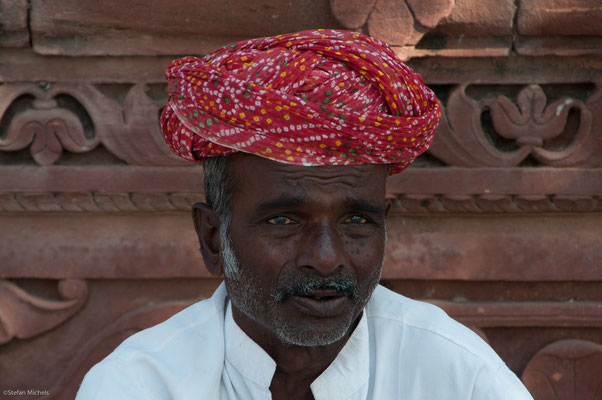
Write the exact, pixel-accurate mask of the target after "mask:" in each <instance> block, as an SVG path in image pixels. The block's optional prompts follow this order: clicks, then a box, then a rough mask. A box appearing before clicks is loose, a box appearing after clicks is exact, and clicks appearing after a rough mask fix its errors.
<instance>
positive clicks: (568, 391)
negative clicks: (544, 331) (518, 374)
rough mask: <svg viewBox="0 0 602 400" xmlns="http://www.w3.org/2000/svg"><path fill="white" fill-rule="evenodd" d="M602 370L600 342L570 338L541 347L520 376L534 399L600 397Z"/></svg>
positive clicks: (555, 399) (589, 398)
mask: <svg viewBox="0 0 602 400" xmlns="http://www.w3.org/2000/svg"><path fill="white" fill-rule="evenodd" d="M601 373H602V345H600V344H597V343H592V342H588V341H585V340H575V339H569V340H561V341H558V342H554V343H552V344H550V345H548V346H546V347H544V348H543V349H542V350H540V351H539V352H538V353H537V354H536V355H535V356H534V357H533V358H532V359H531V361H529V364H527V367H526V368H525V371H524V372H523V376H522V379H523V382H524V383H525V385H526V386H527V388H528V389H529V391H530V392H531V394H532V395H533V397H534V398H535V399H537V400H599V399H602V381H600V377H601V376H602V375H601Z"/></svg>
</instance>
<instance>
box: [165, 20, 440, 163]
mask: <svg viewBox="0 0 602 400" xmlns="http://www.w3.org/2000/svg"><path fill="white" fill-rule="evenodd" d="M165 75H166V78H167V80H168V82H169V83H168V93H169V102H168V103H167V106H166V107H165V109H164V110H163V114H162V116H161V126H162V130H163V135H164V136H165V140H166V141H167V143H168V144H169V147H170V148H171V150H172V151H173V152H174V153H176V154H177V155H179V156H181V157H182V158H184V159H186V160H190V161H202V160H204V159H206V158H208V157H213V156H223V155H228V154H232V153H234V152H237V151H242V152H245V153H250V154H255V155H258V156H261V157H265V158H269V159H271V160H275V161H279V162H284V163H288V164H295V165H305V166H313V165H358V164H391V167H392V168H391V174H395V173H398V172H400V171H401V170H403V169H404V168H406V167H407V166H408V165H409V164H410V163H411V162H412V161H413V160H414V158H416V157H417V156H418V155H419V154H421V153H422V152H424V151H426V149H427V148H428V146H429V145H430V143H431V141H432V139H433V134H434V132H435V130H436V128H437V124H438V121H439V117H440V116H441V110H440V105H439V102H438V101H437V98H436V97H435V95H434V93H433V92H432V91H431V90H430V89H429V88H428V87H426V86H425V85H424V83H423V81H422V77H421V76H420V75H418V74H415V73H414V72H413V71H412V70H411V69H410V68H409V67H408V66H406V65H405V64H404V63H402V62H401V61H400V60H399V59H398V58H397V57H396V56H395V53H393V51H392V50H391V49H390V48H389V46H388V45H386V44H385V43H383V42H381V41H380V40H377V39H374V38H371V37H369V36H365V35H362V34H359V33H355V32H349V31H339V30H328V29H317V30H310V31H303V32H298V33H291V34H286V35H278V36H274V37H267V38H259V39H253V40H248V41H244V42H238V43H234V44H230V45H228V46H226V47H224V48H221V49H219V50H217V51H214V52H213V53H211V54H209V55H207V56H205V57H203V58H195V57H185V58H181V59H178V60H175V61H173V62H172V63H171V64H170V65H169V67H168V68H167V70H166V73H165Z"/></svg>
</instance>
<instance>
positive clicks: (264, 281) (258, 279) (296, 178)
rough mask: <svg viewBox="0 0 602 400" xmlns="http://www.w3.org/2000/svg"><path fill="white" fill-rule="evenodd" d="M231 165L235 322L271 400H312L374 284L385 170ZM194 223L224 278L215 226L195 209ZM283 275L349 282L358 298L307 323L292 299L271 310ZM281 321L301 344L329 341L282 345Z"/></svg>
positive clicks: (210, 263)
mask: <svg viewBox="0 0 602 400" xmlns="http://www.w3.org/2000/svg"><path fill="white" fill-rule="evenodd" d="M231 157H232V163H231V173H232V174H233V176H234V177H235V180H236V185H235V191H234V193H233V198H232V209H231V223H230V229H229V233H230V240H231V242H232V245H233V248H234V250H235V253H236V255H237V258H238V260H239V263H240V270H241V273H242V274H243V275H244V279H242V282H245V283H248V285H249V286H248V287H244V288H242V289H241V284H240V283H237V282H235V281H233V280H232V279H229V278H228V277H226V287H227V289H228V293H229V296H230V299H231V301H232V310H233V317H234V320H235V321H236V323H237V324H238V325H239V326H240V327H241V329H242V330H243V331H244V332H245V333H246V334H247V335H248V336H249V337H250V338H251V339H253V340H254V341H255V342H256V343H257V344H259V346H261V347H262V348H263V349H264V350H265V351H266V352H267V353H268V354H269V355H270V357H272V359H273V360H274V361H275V362H276V365H277V367H276V372H275V374H274V377H273V379H272V383H271V386H270V391H271V392H272V398H273V399H287V400H294V399H313V396H312V393H311V390H310V384H311V383H312V382H313V381H314V380H315V379H316V378H317V377H318V376H319V375H320V374H321V373H322V372H324V370H326V368H328V366H329V365H330V364H331V363H332V361H333V360H334V359H335V358H336V356H337V355H338V354H339V352H340V351H341V349H342V348H343V346H344V345H345V343H346V342H347V339H348V338H349V336H350V335H351V333H352V332H353V329H354V328H355V326H356V325H357V322H358V321H359V318H360V317H361V312H362V309H363V307H364V305H365V301H367V300H368V299H369V297H370V295H371V293H372V291H373V289H374V285H375V284H376V283H377V282H378V279H379V276H380V265H381V263H382V258H383V255H384V241H385V219H386V215H387V213H388V211H389V208H390V203H389V202H388V201H387V200H385V180H386V177H387V172H388V169H387V167H386V166H383V165H362V166H327V167H303V166H294V165H287V164H282V163H276V162H273V161H269V160H266V159H262V158H259V157H256V156H251V155H246V154H236V155H234V156H231ZM193 219H194V223H195V228H196V230H197V234H198V237H199V242H200V245H201V252H202V255H203V260H204V262H205V265H206V267H207V269H208V270H209V271H210V272H211V273H212V274H213V275H215V276H219V275H221V274H222V273H223V269H224V265H223V262H222V257H221V243H220V238H219V217H218V216H217V214H216V213H215V211H214V210H213V209H212V208H211V207H209V206H208V205H206V204H203V203H198V204H195V206H194V208H193ZM285 276H289V277H290V276H293V277H297V276H299V277H305V276H310V277H312V278H316V279H321V278H324V277H331V276H345V277H349V278H350V279H352V280H353V281H355V282H357V291H358V294H359V296H358V299H355V300H354V299H351V298H346V297H345V298H344V300H341V301H340V302H339V303H338V304H337V306H336V307H333V308H332V310H331V311H329V312H328V313H327V315H322V314H319V313H318V314H314V313H312V309H311V308H310V310H309V311H307V309H305V308H304V307H303V306H299V304H297V303H295V301H294V298H285V300H284V301H282V302H281V303H275V302H274V293H275V290H276V289H275V288H277V287H278V285H279V284H280V285H281V286H282V285H283V282H285V283H286V282H288V281H287V280H286V279H285V278H284V277H285ZM289 280H290V279H289ZM249 291H253V298H254V299H255V302H254V303H253V305H254V306H255V307H248V309H250V310H253V311H252V312H249V311H248V310H247V309H246V308H245V307H246V303H244V301H243V300H244V296H243V295H242V293H247V294H248V293H249ZM319 300H320V301H321V300H322V299H319ZM320 304H321V303H320ZM318 310H320V308H318ZM333 310H334V311H333ZM277 317H280V318H277ZM283 318H284V319H286V321H288V322H290V324H291V325H292V326H294V327H299V330H304V329H305V330H306V331H307V335H308V336H311V335H312V334H314V333H316V334H317V332H319V333H321V334H323V335H324V337H327V338H330V337H335V336H336V340H334V341H332V342H329V343H328V344H324V345H318V346H309V345H293V344H290V342H289V343H286V340H283V336H286V332H287V331H286V326H287V324H286V323H284V324H282V323H281V322H279V321H282V319H283ZM282 325H284V326H285V327H284V328H283V327H282ZM279 331H283V332H285V333H284V334H279V333H278V332H279ZM333 332H334V333H333ZM337 332H338V333H341V335H339V334H338V333H337ZM303 335H304V333H303V332H302V333H301V334H300V336H301V338H303V337H304V336H303ZM339 336H340V337H339Z"/></svg>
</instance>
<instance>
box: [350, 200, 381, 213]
mask: <svg viewBox="0 0 602 400" xmlns="http://www.w3.org/2000/svg"><path fill="white" fill-rule="evenodd" d="M346 203H347V205H348V207H349V208H351V209H353V210H358V211H362V212H367V213H374V214H382V213H384V212H385V209H384V208H383V207H381V206H380V205H375V204H372V203H368V202H366V201H363V200H357V199H350V198H347V199H346Z"/></svg>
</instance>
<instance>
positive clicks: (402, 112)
mask: <svg viewBox="0 0 602 400" xmlns="http://www.w3.org/2000/svg"><path fill="white" fill-rule="evenodd" d="M166 75H167V78H168V81H169V88H168V90H169V95H170V100H169V103H168V105H167V107H166V108H165V110H164V112H163V115H162V128H163V133H164V135H165V137H166V140H167V142H168V144H169V145H170V147H171V149H172V150H173V151H174V152H175V153H176V154H178V155H180V156H182V157H183V158H185V159H188V160H191V161H197V160H198V161H202V160H204V163H205V164H204V174H205V192H206V204H200V203H199V204H195V205H194V207H193V220H194V225H195V228H196V231H197V234H198V238H199V242H200V245H201V252H202V255H203V260H204V262H205V265H206V267H207V268H208V270H209V271H210V272H211V273H212V274H214V275H216V276H220V275H221V274H222V273H223V274H224V276H225V283H224V284H222V285H221V286H220V288H219V289H218V290H217V291H216V293H215V294H214V295H213V297H212V298H211V299H208V300H205V301H201V302H199V303H197V304H195V305H193V306H191V307H189V308H188V309H186V310H184V311H182V312H181V313H179V314H177V315H175V316H174V317H172V318H171V319H169V320H168V321H166V322H164V323H162V324H159V325H158V326H155V327H153V328H151V329H148V330H146V331H143V332H140V333H138V334H136V335H134V336H132V337H131V338H129V339H128V340H126V341H125V342H124V343H123V344H122V345H121V346H119V348H118V349H117V350H115V351H114V352H113V353H112V354H111V355H110V356H108V357H107V358H106V359H105V360H104V361H102V362H101V363H100V364H98V365H97V366H95V367H94V368H93V369H92V370H91V371H90V372H89V373H88V375H87V376H86V378H85V379H84V381H83V383H82V387H81V389H80V391H79V393H78V398H79V399H117V398H136V399H137V398H140V399H191V398H199V399H270V398H273V399H290V400H292V399H317V400H326V399H328V400H335V399H402V398H403V399H530V398H531V397H530V396H529V394H528V393H527V391H526V390H525V388H524V387H523V386H522V384H521V383H520V381H519V380H518V379H517V378H516V376H514V375H513V374H512V372H510V371H509V370H508V369H507V367H506V366H505V364H504V363H503V362H502V361H501V360H500V359H499V357H498V356H497V355H496V354H495V353H494V352H493V350H491V348H489V346H488V345H487V344H485V343H484V342H483V341H482V340H481V339H480V338H479V337H478V336H477V335H475V334H474V333H472V332H471V331H470V330H469V329H467V328H465V327H463V326H462V325H460V324H458V323H456V322H454V321H453V320H451V319H450V318H449V317H447V316H446V315H445V313H444V312H443V311H441V310H439V309H438V308H436V307H434V306H432V305H428V304H425V303H420V302H416V301H413V300H409V299H407V298H404V297H403V296H400V295H398V294H395V293H392V292H390V291H388V290H386V289H385V288H383V287H380V286H378V282H379V279H380V273H381V264H382V260H383V255H384V249H385V238H386V228H385V219H386V215H387V212H388V211H389V208H390V203H389V202H388V201H386V200H385V180H386V177H387V175H390V174H394V173H398V172H400V171H401V170H403V169H404V168H405V167H407V166H408V165H409V163H410V162H411V161H412V160H413V159H414V158H415V157H416V156H417V155H418V154H420V153H422V152H423V151H425V150H426V148H427V147H428V145H429V144H430V142H431V140H432V136H433V133H434V131H435V129H436V126H437V121H438V119H439V117H440V106H439V103H438V102H437V99H436V98H435V96H434V94H433V92H432V91H430V90H429V89H428V88H427V87H425V86H424V84H423V83H422V79H421V78H420V76H419V75H416V74H414V73H413V72H412V71H411V70H410V69H409V68H408V67H407V66H405V65H404V64H403V63H402V62H401V61H399V60H398V59H397V58H396V57H395V55H394V53H393V52H392V51H391V49H390V48H389V47H387V46H386V45H385V44H384V43H382V42H380V41H378V40H375V39H372V38H370V37H367V36H364V35H361V34H358V33H354V32H345V31H335V30H315V31H305V32H299V33H295V34H289V35H279V36H276V37H271V38H262V39H256V40H250V41H247V42H241V43H235V44H232V45H229V46H226V47H224V48H223V49H220V50H217V51H216V52H214V53H212V54H210V55H208V56H206V57H205V58H203V59H197V58H193V57H188V58H184V59H180V60H176V61H174V62H173V63H172V65H170V67H169V68H168V70H167V73H166Z"/></svg>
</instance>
